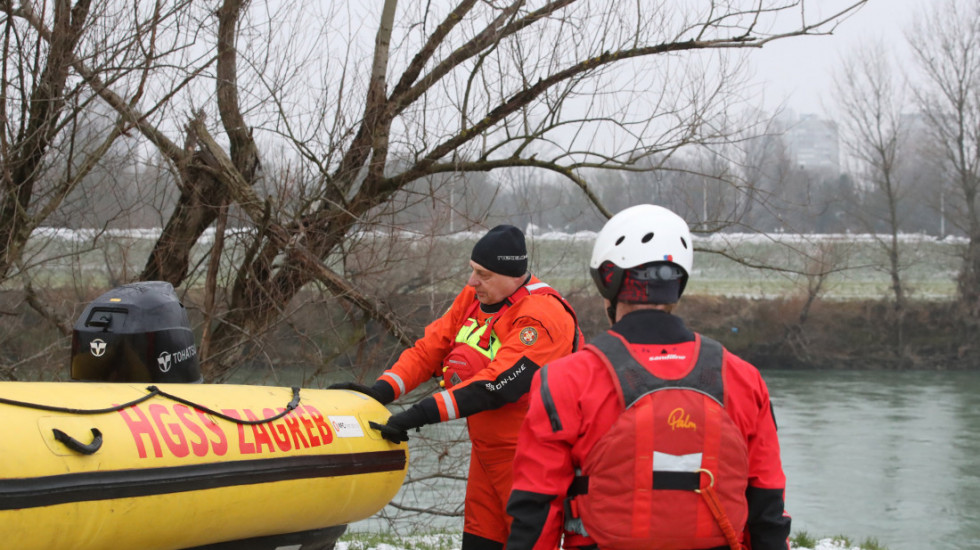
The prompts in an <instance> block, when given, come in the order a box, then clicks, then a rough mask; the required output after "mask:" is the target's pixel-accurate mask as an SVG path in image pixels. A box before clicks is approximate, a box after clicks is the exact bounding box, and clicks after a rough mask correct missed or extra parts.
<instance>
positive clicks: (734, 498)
mask: <svg viewBox="0 0 980 550" xmlns="http://www.w3.org/2000/svg"><path fill="white" fill-rule="evenodd" d="M698 338H699V348H698V359H697V362H696V363H695V365H694V367H693V368H692V369H691V371H690V372H689V373H688V374H687V375H685V376H684V377H683V378H681V379H678V380H664V379H660V378H657V377H656V376H655V375H653V374H652V373H651V372H650V371H648V370H647V369H646V368H644V367H643V365H641V364H640V363H639V362H637V361H636V360H635V359H634V358H633V357H632V356H631V355H630V352H629V349H628V348H627V345H626V343H625V342H624V341H623V340H622V338H621V337H617V336H615V335H614V334H611V333H608V332H607V333H605V334H602V335H600V336H599V337H598V338H596V339H595V340H594V341H592V342H591V343H590V344H588V345H586V346H585V349H586V350H588V351H589V352H591V353H594V354H595V355H597V356H598V357H599V358H600V359H601V360H602V362H603V364H605V365H606V367H607V368H608V369H609V372H610V374H611V375H612V379H613V381H614V382H615V384H616V390H617V393H618V394H619V398H620V402H621V404H622V406H623V409H624V410H623V413H622V414H621V415H620V416H619V417H618V418H617V419H616V421H615V422H614V423H613V425H612V426H611V427H610V428H609V431H608V432H606V433H605V434H604V435H603V436H602V437H601V438H600V439H599V440H598V441H597V442H596V444H595V446H594V447H593V448H592V449H591V450H590V451H589V453H588V455H587V456H586V459H585V462H584V464H582V465H581V475H580V476H578V477H576V478H575V481H574V482H573V484H572V487H571V488H570V490H569V496H570V498H569V500H568V501H567V502H566V529H569V530H571V531H575V532H578V533H579V534H582V535H585V536H589V537H591V538H592V539H593V540H595V541H596V543H598V545H599V547H600V548H609V549H616V550H626V549H641V548H642V549H663V550H681V549H691V548H712V547H717V546H725V545H728V546H730V547H731V548H733V549H739V548H741V543H740V535H739V534H740V533H742V531H743V530H744V528H745V522H746V516H747V514H748V505H747V502H746V497H745V490H746V487H747V485H748V449H747V446H746V443H745V440H744V438H743V436H742V434H741V432H740V431H739V429H738V427H737V426H736V425H735V423H734V422H733V421H732V419H731V418H730V417H729V416H728V414H727V413H726V412H725V409H724V403H725V398H724V381H723V377H722V364H723V362H722V360H723V356H724V348H723V347H722V346H721V344H719V343H718V342H716V341H714V340H712V339H710V338H706V337H703V336H698ZM577 519H580V521H576V520H577ZM583 527H584V529H582V528H583Z"/></svg>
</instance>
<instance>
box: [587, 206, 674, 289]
mask: <svg viewBox="0 0 980 550" xmlns="http://www.w3.org/2000/svg"><path fill="white" fill-rule="evenodd" d="M693 260H694V249H693V243H692V242H691V231H690V229H688V227H687V223H686V222H685V221H684V220H683V219H682V218H681V217H680V216H678V215H677V214H675V213H673V212H671V211H670V210H668V209H666V208H664V207H662V206H655V205H653V204H640V205H637V206H631V207H629V208H627V209H626V210H623V211H622V212H620V213H618V214H616V215H615V216H613V217H612V218H610V219H609V221H607V222H606V225H604V226H603V228H602V230H601V231H600V232H599V235H598V237H596V241H595V245H594V246H593V247H592V260H591V261H590V262H589V271H590V272H591V273H592V278H593V280H594V281H595V283H596V287H598V289H599V294H601V295H602V296H603V297H604V298H608V299H609V300H611V301H615V300H616V296H617V294H618V293H619V290H620V286H621V285H622V283H623V276H624V273H625V271H626V270H629V269H631V268H634V267H639V266H642V265H645V264H649V263H652V262H664V263H666V264H673V265H675V266H677V267H679V268H680V269H681V270H682V271H683V273H678V274H677V277H674V278H680V280H681V281H680V292H681V293H682V292H684V286H685V285H686V284H687V278H688V276H689V274H690V273H691V265H692V263H693ZM606 262H610V263H612V265H613V266H614V267H613V268H612V270H608V269H607V270H606V271H607V273H606V276H605V277H603V276H602V275H600V267H601V266H602V265H603V264H605V263H606ZM668 271H669V269H668ZM678 295H679V294H678Z"/></svg>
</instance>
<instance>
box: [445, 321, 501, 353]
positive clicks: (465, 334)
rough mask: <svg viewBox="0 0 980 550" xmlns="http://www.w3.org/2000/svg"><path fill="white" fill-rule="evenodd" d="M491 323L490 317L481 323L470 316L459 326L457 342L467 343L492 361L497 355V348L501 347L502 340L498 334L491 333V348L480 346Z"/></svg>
mask: <svg viewBox="0 0 980 550" xmlns="http://www.w3.org/2000/svg"><path fill="white" fill-rule="evenodd" d="M489 324H490V319H487V320H486V322H485V323H483V324H482V325H481V324H479V322H478V321H477V320H476V319H474V318H472V317H470V318H469V319H467V320H466V322H465V323H463V326H461V327H460V328H459V332H457V333H456V342H457V343H460V344H466V345H467V346H469V347H471V348H473V349H475V350H476V351H478V352H480V354H481V355H483V356H484V357H486V358H487V359H490V360H491V361H492V360H493V358H494V356H496V355H497V350H499V349H500V340H499V339H498V338H497V335H496V334H494V333H493V332H491V333H490V347H489V349H487V348H483V347H480V338H481V337H483V335H484V333H486V331H487V330H489Z"/></svg>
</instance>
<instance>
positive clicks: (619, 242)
mask: <svg viewBox="0 0 980 550" xmlns="http://www.w3.org/2000/svg"><path fill="white" fill-rule="evenodd" d="M624 240H626V235H623V236H622V237H620V238H618V239H616V246H619V245H621V244H622V243H623V241H624Z"/></svg>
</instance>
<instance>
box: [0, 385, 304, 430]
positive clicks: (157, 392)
mask: <svg viewBox="0 0 980 550" xmlns="http://www.w3.org/2000/svg"><path fill="white" fill-rule="evenodd" d="M146 390H147V391H148V392H149V393H147V394H146V395H144V396H142V397H139V398H136V399H133V400H132V401H129V402H128V403H123V404H121V405H113V406H112V407H106V408H103V409H73V408H70V407H56V406H53V405H44V404H42V403H30V402H27V401H17V400H15V399H7V398H5V397H0V403H2V404H4V405H14V406H16V407H26V408H28V409H37V410H41V411H49V412H60V413H68V414H106V413H111V412H116V411H121V410H123V409H127V408H129V407H132V406H134V405H139V404H140V403H142V402H144V401H148V400H150V399H152V398H154V397H156V396H160V397H165V398H167V399H170V400H171V401H176V402H177V403H180V404H182V405H187V406H188V407H191V408H194V409H197V410H199V411H201V412H203V413H206V414H210V415H213V416H217V417H218V418H220V419H222V420H227V421H228V422H234V423H235V424H245V425H255V424H265V423H266V422H274V421H276V420H279V419H280V418H282V417H284V416H286V415H287V414H289V413H291V412H292V411H293V410H294V409H296V407H298V406H299V388H298V387H296V386H293V388H292V390H293V398H292V399H291V400H290V401H289V403H287V404H286V408H285V409H283V410H282V411H281V412H280V413H279V414H276V415H274V416H270V417H268V418H261V419H258V420H244V419H241V418H235V417H233V416H228V415H226V414H223V413H220V412H218V411H216V410H214V409H211V408H208V407H205V406H204V405H201V404H199V403H195V402H193V401H190V400H188V399H184V398H183V397H179V396H177V395H173V394H171V393H167V392H165V391H163V390H161V389H160V388H158V387H156V386H147V387H146Z"/></svg>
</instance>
